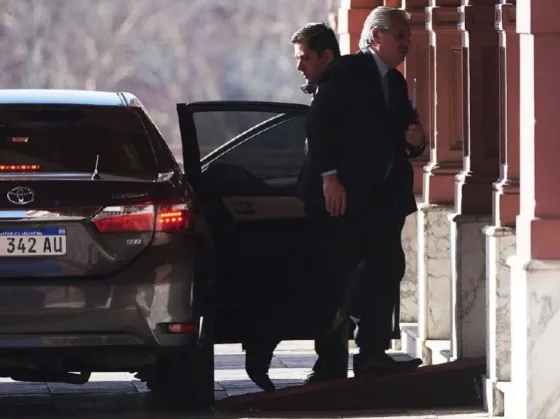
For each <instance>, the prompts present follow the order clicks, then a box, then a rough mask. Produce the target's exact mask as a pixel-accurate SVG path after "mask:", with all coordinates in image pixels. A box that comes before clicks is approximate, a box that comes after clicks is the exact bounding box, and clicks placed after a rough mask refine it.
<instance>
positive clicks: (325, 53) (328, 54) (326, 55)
mask: <svg viewBox="0 0 560 419" xmlns="http://www.w3.org/2000/svg"><path fill="white" fill-rule="evenodd" d="M322 56H323V58H324V59H325V61H326V62H327V63H330V62H331V61H332V60H333V59H334V54H333V52H332V49H326V50H325V51H323V54H322Z"/></svg>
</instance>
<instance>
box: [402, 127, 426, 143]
mask: <svg viewBox="0 0 560 419" xmlns="http://www.w3.org/2000/svg"><path fill="white" fill-rule="evenodd" d="M424 138H425V135H424V128H422V125H420V124H413V125H409V126H408V129H407V130H406V142H407V143H408V144H410V145H411V146H413V147H416V148H419V147H421V146H422V144H423V143H424Z"/></svg>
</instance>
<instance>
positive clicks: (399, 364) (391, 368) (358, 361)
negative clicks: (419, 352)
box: [354, 353, 422, 378]
mask: <svg viewBox="0 0 560 419" xmlns="http://www.w3.org/2000/svg"><path fill="white" fill-rule="evenodd" d="M420 365H422V360H421V359H419V358H414V359H408V360H406V361H396V360H395V359H393V358H391V357H390V356H389V355H387V354H385V353H384V354H380V355H376V356H364V355H363V354H356V355H354V375H355V376H356V378H361V377H366V376H372V377H375V376H383V375H388V374H395V373H399V372H407V371H412V370H414V369H416V368H418V367H419V366H420Z"/></svg>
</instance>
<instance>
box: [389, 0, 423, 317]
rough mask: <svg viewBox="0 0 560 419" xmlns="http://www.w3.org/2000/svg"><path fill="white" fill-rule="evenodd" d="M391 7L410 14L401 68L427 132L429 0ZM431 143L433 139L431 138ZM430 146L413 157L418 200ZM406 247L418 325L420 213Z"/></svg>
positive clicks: (410, 304)
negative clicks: (408, 39) (408, 38)
mask: <svg viewBox="0 0 560 419" xmlns="http://www.w3.org/2000/svg"><path fill="white" fill-rule="evenodd" d="M385 4H386V5H387V6H390V7H403V8H406V10H407V11H408V12H409V13H410V30H411V34H412V45H411V48H410V50H409V53H408V56H407V58H406V61H405V63H404V66H403V68H402V69H401V71H403V72H404V74H405V77H406V79H407V82H408V92H409V96H410V98H411V100H412V99H413V97H414V96H415V99H416V106H417V109H418V113H419V115H420V120H421V123H422V125H423V126H424V129H426V132H427V133H429V132H430V125H429V124H430V98H429V81H430V78H429V71H430V69H429V62H428V56H429V46H430V45H429V38H428V32H427V31H426V13H425V8H426V6H427V5H428V0H405V1H403V2H401V1H400V0H396V1H395V0H393V1H391V0H386V3H385ZM427 141H428V142H429V138H427ZM428 150H429V148H427V150H426V153H425V156H420V157H417V158H416V159H414V160H412V166H413V168H414V174H415V179H414V192H415V195H416V197H417V201H421V199H422V168H423V166H424V165H425V164H426V161H427V159H428V157H427V156H428V153H429V152H428ZM402 241H403V247H404V249H405V256H406V272H405V276H404V278H403V280H402V282H401V312H400V320H401V323H403V324H404V325H406V324H407V323H408V326H412V327H414V326H416V324H417V323H418V289H417V288H418V287H417V284H418V269H417V265H418V213H414V214H411V215H409V216H408V218H407V219H406V222H405V226H404V229H403V234H402Z"/></svg>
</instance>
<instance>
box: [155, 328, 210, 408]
mask: <svg viewBox="0 0 560 419" xmlns="http://www.w3.org/2000/svg"><path fill="white" fill-rule="evenodd" d="M146 384H147V387H148V388H149V389H150V390H151V392H152V394H153V395H154V396H156V397H157V398H158V399H162V400H164V401H165V403H166V404H167V405H168V406H171V407H179V408H183V409H187V410H203V409H208V408H209V407H211V406H212V405H213V404H214V340H213V327H212V325H211V324H208V325H205V324H204V321H202V322H201V327H200V333H199V335H198V338H197V339H196V342H195V343H194V344H193V345H192V347H191V348H189V349H187V350H185V351H180V352H172V353H169V354H166V355H165V356H162V357H161V359H160V361H159V363H158V368H157V371H156V373H155V374H154V376H153V377H152V378H150V379H148V380H147V382H146Z"/></svg>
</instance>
